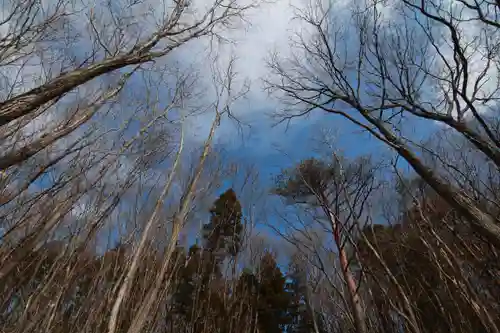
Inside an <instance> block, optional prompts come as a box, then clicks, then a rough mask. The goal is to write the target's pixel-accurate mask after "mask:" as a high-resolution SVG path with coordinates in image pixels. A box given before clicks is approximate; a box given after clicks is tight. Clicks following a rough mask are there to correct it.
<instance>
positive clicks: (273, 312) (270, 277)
mask: <svg viewBox="0 0 500 333" xmlns="http://www.w3.org/2000/svg"><path fill="white" fill-rule="evenodd" d="M258 290H259V297H258V304H257V308H258V310H257V311H258V313H259V328H260V330H261V331H262V332H269V333H274V332H276V333H280V332H283V331H284V328H285V327H286V326H287V325H289V324H290V323H291V322H292V320H291V318H290V308H291V304H292V303H291V301H292V298H291V295H290V294H289V293H288V292H287V290H286V278H285V276H284V275H283V273H282V272H281V270H280V269H279V267H278V266H277V264H276V261H275V259H274V257H273V256H272V255H271V254H270V253H266V254H265V255H264V256H263V257H262V259H261V262H260V271H259V288H258Z"/></svg>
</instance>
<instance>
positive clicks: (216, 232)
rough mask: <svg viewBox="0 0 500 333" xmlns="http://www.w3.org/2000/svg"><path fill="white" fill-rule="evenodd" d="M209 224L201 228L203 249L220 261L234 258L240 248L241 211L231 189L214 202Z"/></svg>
mask: <svg viewBox="0 0 500 333" xmlns="http://www.w3.org/2000/svg"><path fill="white" fill-rule="evenodd" d="M210 215H211V216H210V222H209V223H208V224H206V225H204V226H203V231H204V240H205V248H206V249H207V250H208V251H210V252H211V253H213V254H214V256H216V258H217V259H218V261H222V260H223V259H224V258H225V257H226V256H227V255H229V256H232V257H234V256H236V254H237V253H238V252H239V250H240V246H241V232H242V231H243V225H242V221H241V220H242V209H241V204H240V202H239V201H238V199H237V197H236V193H235V192H234V191H233V189H229V190H227V191H226V192H224V193H223V194H221V195H220V197H219V198H218V199H217V200H216V201H215V202H214V205H213V206H212V208H211V209H210Z"/></svg>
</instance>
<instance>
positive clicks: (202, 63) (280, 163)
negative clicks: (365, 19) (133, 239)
mask: <svg viewBox="0 0 500 333" xmlns="http://www.w3.org/2000/svg"><path fill="white" fill-rule="evenodd" d="M51 1H52V0H44V1H43V2H44V3H46V4H49V5H48V6H50V2H51ZM123 1H124V2H125V0H123ZM443 1H444V3H448V0H443ZM193 2H194V6H195V7H196V6H202V5H205V4H206V3H207V1H205V0H194V1H193ZM73 3H74V6H76V7H75V10H78V11H79V13H80V14H81V15H82V20H74V21H73V26H72V29H74V30H75V32H79V33H81V34H82V35H83V36H86V35H85V33H86V29H88V26H86V22H87V21H88V17H91V16H88V15H105V14H103V12H99V11H98V9H94V10H91V9H93V8H98V6H99V3H100V4H102V3H105V1H104V2H101V1H93V0H82V1H76V2H73ZM93 3H95V4H97V5H93ZM116 3H118V2H116ZM162 3H163V1H159V0H147V1H144V4H145V5H144V7H141V8H138V9H137V10H138V11H137V12H134V13H130V14H132V15H142V14H145V13H148V11H149V9H150V8H153V9H155V10H153V12H155V13H157V14H158V13H161V9H162ZM316 3H323V4H326V3H327V1H326V0H324V1H323V0H318V1H317V2H316ZM332 3H333V2H332ZM352 3H353V2H351V1H346V0H338V1H335V2H334V6H335V7H334V11H333V14H334V15H335V17H336V19H337V20H338V23H340V22H341V20H342V19H345V18H346V17H347V14H348V6H349V5H351V4H352ZM385 3H386V6H385V7H383V8H381V10H382V12H383V15H384V17H385V18H390V17H391V15H392V11H393V5H394V3H397V1H386V2H385ZM449 3H451V2H449ZM146 4H147V5H146ZM308 5H309V2H308V0H273V1H268V2H266V3H262V4H261V6H260V7H259V8H257V9H253V10H251V11H250V12H249V13H248V15H247V17H246V19H247V21H246V23H245V24H244V25H243V26H241V27H240V28H238V29H235V30H233V31H231V32H229V33H227V37H228V38H229V39H230V40H231V41H232V43H231V44H226V45H224V46H223V47H221V48H220V49H218V50H217V52H218V54H219V56H220V60H221V62H222V63H224V62H225V61H227V59H229V58H230V57H231V56H235V57H236V59H237V60H236V64H235V70H236V72H237V74H238V76H237V78H238V79H237V85H238V84H242V82H244V81H248V82H249V83H250V89H249V91H248V93H247V94H246V96H245V98H244V99H241V100H239V101H238V102H237V103H235V104H234V105H233V106H232V109H233V111H234V114H235V116H236V117H237V118H239V119H240V120H242V121H243V123H245V124H248V125H249V126H248V127H245V126H244V127H243V130H242V131H241V132H239V131H238V128H237V126H235V123H234V122H232V121H229V120H227V119H224V120H223V121H222V124H221V127H220V128H219V129H218V130H217V135H216V139H215V147H216V148H217V149H221V150H224V151H225V153H226V156H227V159H228V161H234V162H238V163H240V164H242V165H253V166H255V167H256V170H257V171H258V178H259V181H260V184H261V185H262V186H263V187H264V188H265V187H266V186H267V187H269V186H271V185H272V179H273V176H275V175H277V174H278V173H279V172H280V170H281V169H282V168H286V167H290V166H291V165H293V164H295V163H297V162H299V161H300V160H301V159H304V158H309V157H312V156H320V155H321V154H324V153H325V152H328V150H331V149H332V147H333V148H335V149H339V150H341V151H342V152H344V154H345V155H347V156H348V157H355V156H358V155H361V154H372V155H374V156H375V157H380V156H382V154H387V149H385V148H384V147H383V146H382V145H381V144H380V143H378V142H377V141H376V140H375V139H374V138H372V137H370V136H368V135H367V134H366V133H365V134H362V133H360V132H359V129H358V128H357V127H355V126H354V125H352V124H351V123H349V122H348V121H346V120H345V119H343V118H341V117H338V116H332V115H327V114H324V113H321V112H319V111H318V112H313V113H312V114H311V115H310V116H309V117H308V118H300V119H297V120H296V121H293V122H292V123H291V124H290V126H289V127H288V128H287V127H286V126H285V125H279V126H274V125H275V120H274V119H272V117H271V115H272V114H273V113H274V112H275V111H276V110H278V109H279V108H280V107H281V105H280V104H279V102H278V101H277V100H276V99H274V98H272V97H270V96H269V95H268V94H267V92H266V91H264V90H263V83H262V79H263V78H266V76H267V75H268V73H269V69H268V68H267V66H266V59H267V58H268V57H269V56H270V54H271V53H272V52H276V53H277V54H278V55H279V56H280V57H281V58H287V57H289V56H291V55H292V52H293V49H292V48H291V47H290V45H289V43H290V38H292V37H293V36H294V35H295V34H296V33H297V32H303V31H304V30H305V29H306V27H305V26H304V25H303V24H301V23H300V22H299V21H297V20H293V17H294V10H296V9H300V8H304V6H308ZM147 6H150V7H147ZM294 8H295V9H294ZM139 11H140V12H139ZM103 17H105V16H103ZM83 18H85V19H83ZM2 29H3V30H2ZM5 29H8V27H6V26H5V25H4V26H1V27H0V33H1V32H2V31H4V30H5ZM151 31H152V30H151V26H148V25H144V26H140V27H138V28H137V31H136V32H135V33H137V34H143V35H147V34H148V33H150V32H151ZM466 31H467V32H468V33H469V35H467V36H468V38H473V36H474V35H475V34H477V30H474V27H472V28H471V29H468V30H466ZM467 36H466V37H467ZM444 38H446V36H444ZM89 45H90V44H89V42H88V40H85V38H82V39H81V42H80V43H79V44H77V45H76V46H74V48H73V49H72V51H73V52H75V54H76V56H77V57H80V58H83V57H84V56H85V54H86V53H85V52H86V50H87V49H88V48H89ZM442 47H443V49H444V50H445V55H446V56H447V57H449V56H450V52H449V50H450V48H449V47H448V46H447V45H442ZM45 52H48V53H50V50H46V51H45ZM208 55H209V44H208V41H207V40H206V39H205V40H196V41H191V42H189V43H188V44H186V45H184V46H183V47H181V48H179V49H177V50H175V51H174V52H172V54H170V55H168V57H167V58H168V59H167V60H166V61H165V62H163V63H162V62H158V63H157V64H155V66H158V67H157V68H160V66H161V65H169V64H174V63H176V64H180V65H181V67H184V68H188V67H193V68H195V69H196V70H197V72H198V73H200V74H201V75H200V81H202V82H201V83H202V84H203V85H205V86H207V87H210V75H208V74H209V73H210V72H211V70H212V65H213V61H212V59H211V58H210V57H209V56H208ZM41 56H42V55H40V57H41ZM37 57H38V55H37V56H35V57H34V58H33V60H32V62H33V63H36V62H37V61H38V60H39V58H37ZM471 57H475V58H473V61H472V62H473V63H474V66H473V68H472V69H471V71H472V72H479V70H480V69H481V68H483V67H484V61H483V60H482V59H480V57H479V56H478V55H477V54H474V55H471ZM57 65H58V64H57V63H55V66H57ZM41 67H43V66H41ZM23 71H24V76H26V77H30V76H31V77H33V76H34V75H32V72H43V71H41V70H40V68H36V66H28V67H27V68H26V69H24V70H23ZM493 71H494V72H492V73H489V74H490V76H491V77H492V79H491V80H489V81H488V82H487V84H486V85H485V91H487V90H488V89H489V87H496V86H497V83H498V82H496V81H495V77H497V75H496V74H498V73H496V72H495V71H496V69H493ZM7 75H10V76H12V74H11V73H10V74H9V73H7ZM156 79H158V81H155V82H153V83H151V86H161V85H165V86H168V84H167V83H165V82H162V81H161V80H160V79H159V78H156ZM137 80H138V81H137V82H136V84H134V83H133V84H131V87H129V90H127V91H126V93H125V94H124V99H123V101H122V104H121V105H120V108H122V109H123V110H125V109H127V108H128V107H129V106H130V105H129V104H127V103H128V102H129V101H131V100H132V99H133V98H135V97H140V96H141V95H144V93H143V92H144V90H141V89H140V88H139V86H140V84H139V80H141V78H140V77H139V76H138V77H137ZM35 83H36V80H25V81H24V84H23V85H22V89H28V88H30V87H32V85H33V84H35ZM98 88H99V82H97V83H95V85H94V83H93V84H92V85H90V87H86V89H98ZM83 90H85V89H83ZM159 90H160V89H159ZM167 90H168V89H167V88H165V89H163V90H161V91H160V93H162V94H166V92H167ZM127 98H129V99H127ZM207 98H210V94H208V97H207ZM51 119H52V118H43V119H42V121H43V122H48V121H50V120H51ZM212 119H213V113H211V112H207V113H205V114H202V115H198V116H196V117H191V118H189V120H188V124H187V126H186V128H187V129H188V130H187V131H186V135H187V141H188V142H189V144H190V145H191V146H192V147H196V146H200V145H201V144H202V143H203V141H204V140H205V138H206V136H207V133H208V130H209V128H210V126H211V122H212ZM108 121H109V120H108ZM115 121H116V119H115ZM427 124H428V122H427V123H426V124H425V125H424V126H422V125H421V124H419V123H415V124H413V127H414V128H413V133H412V134H413V135H414V136H416V137H425V136H426V135H428V134H429V133H431V132H432V131H433V130H434V128H433V127H432V126H428V125H427ZM109 125H110V127H113V126H115V125H116V123H109ZM136 129H137V128H135V127H132V130H136ZM324 141H326V142H327V143H328V144H330V145H331V147H327V146H328V145H325V142H324Z"/></svg>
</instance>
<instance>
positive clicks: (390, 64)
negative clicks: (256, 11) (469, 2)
mask: <svg viewBox="0 0 500 333" xmlns="http://www.w3.org/2000/svg"><path fill="white" fill-rule="evenodd" d="M457 6H458V7H454V6H453V5H449V6H447V5H445V1H438V2H433V3H429V4H428V3H427V2H424V1H415V2H412V1H404V2H403V4H401V5H400V4H397V5H395V6H394V8H393V9H394V10H391V14H390V15H394V16H390V15H389V14H388V12H387V11H384V12H383V11H382V8H383V7H382V3H379V2H377V1H373V2H372V1H368V2H366V3H362V4H361V5H360V6H358V7H353V8H352V9H351V11H350V14H351V16H350V17H347V18H346V17H344V18H343V21H342V20H340V18H336V17H335V16H334V8H335V4H323V3H322V2H320V1H318V2H314V3H312V4H311V6H310V7H308V9H306V10H303V11H300V12H299V13H298V14H297V19H299V20H301V21H302V22H304V23H305V24H306V27H307V29H305V30H304V31H306V32H305V33H304V35H303V36H302V37H300V36H299V38H298V39H297V41H296V42H293V43H292V45H291V46H292V47H294V49H295V50H296V52H294V55H293V56H292V57H291V58H290V59H284V60H282V59H279V58H278V57H277V56H275V57H273V58H272V59H271V61H270V68H271V70H272V71H273V72H274V75H275V76H274V78H275V79H270V80H268V81H267V86H268V88H269V89H270V90H271V91H273V92H275V93H276V95H277V96H278V97H280V98H281V99H282V100H283V101H284V103H285V105H286V108H285V111H286V112H284V113H282V114H280V115H278V116H280V117H281V119H282V120H283V119H284V120H286V119H291V118H293V117H297V116H301V115H305V114H307V113H309V112H311V111H313V110H322V111H324V112H327V113H331V114H336V115H340V116H342V117H344V118H346V119H348V120H349V121H350V122H352V123H353V124H355V125H357V126H359V127H361V128H362V129H363V130H366V131H367V132H369V133H370V134H371V135H373V136H374V137H375V138H376V139H378V140H380V141H381V142H383V143H385V144H386V145H387V146H388V147H390V148H391V149H393V150H394V151H395V152H396V153H397V154H398V155H400V156H401V157H402V158H403V159H404V160H405V161H406V162H407V163H408V164H409V165H411V167H412V168H413V169H414V170H415V172H416V173H417V174H418V175H419V176H420V177H422V179H424V180H425V181H426V182H427V183H429V185H430V186H431V187H432V188H433V189H434V190H435V191H436V192H437V193H439V195H441V196H442V197H443V198H444V199H445V200H446V201H447V202H448V203H449V204H450V205H451V206H452V207H453V208H454V209H456V210H457V211H459V212H460V213H461V214H463V215H464V216H466V217H467V218H468V219H469V220H470V222H471V223H472V225H474V227H475V229H476V230H477V231H478V232H480V233H481V234H482V235H483V236H484V237H486V238H488V239H489V241H490V242H491V243H492V244H494V245H495V246H497V247H498V246H500V227H499V226H498V221H497V219H496V217H495V216H493V215H491V214H489V213H488V212H486V211H485V210H483V209H481V208H480V207H479V206H478V205H477V204H476V203H474V202H473V201H472V200H471V199H470V198H468V197H467V195H465V194H464V193H463V192H462V191H461V190H460V189H457V188H455V187H453V186H451V185H450V184H449V183H447V182H446V181H444V180H443V179H442V178H441V177H439V175H438V174H437V173H436V172H435V171H434V170H432V168H431V167H430V166H429V165H427V164H425V163H424V162H423V161H422V159H421V158H420V157H419V156H418V154H417V150H416V149H415V148H414V146H413V145H412V140H411V138H410V137H408V136H405V132H404V129H405V128H407V126H408V125H411V124H412V123H411V121H416V120H428V121H431V120H432V121H433V122H436V121H437V122H440V123H443V124H445V125H446V126H449V127H451V128H453V129H454V130H455V131H457V132H458V133H460V134H461V135H463V136H464V137H465V138H466V139H467V140H468V141H470V142H471V143H472V144H473V145H474V147H475V148H476V149H478V150H479V151H481V152H482V153H483V154H485V156H487V157H488V158H489V160H490V161H491V163H494V164H495V165H497V167H498V166H499V164H498V158H497V157H498V149H499V146H498V144H497V140H496V138H495V136H494V133H493V129H492V128H491V126H490V124H489V123H488V122H487V121H484V119H483V117H484V116H483V114H482V113H481V112H484V110H485V108H488V107H491V108H495V107H496V101H497V98H498V93H499V89H498V88H499V83H498V82H497V81H495V80H496V79H495V76H494V74H493V76H492V71H494V68H496V67H495V66H496V65H495V64H497V63H498V52H496V51H494V50H496V48H497V45H498V42H499V39H498V36H497V35H498V29H493V28H491V24H489V23H487V22H486V23H485V22H484V21H483V20H479V21H478V20H473V21H474V23H475V24H477V25H475V26H474V27H478V28H479V29H480V30H479V32H478V34H477V37H473V36H472V37H471V38H472V41H471V40H470V39H468V38H467V36H466V32H467V29H468V28H467V27H466V26H464V24H467V22H469V20H468V18H465V17H463V16H460V15H466V14H465V13H466V12H467V10H466V8H465V9H464V10H463V11H461V10H460V9H461V8H463V7H464V6H465V7H467V6H466V5H464V3H463V2H462V3H461V4H457ZM478 6H479V5H478ZM481 6H483V5H481ZM484 6H486V7H488V8H490V10H493V9H496V10H498V9H497V8H495V6H496V4H489V5H487V4H486V3H485V4H484ZM486 7H481V8H486ZM391 8H392V7H391ZM478 8H479V7H478ZM485 10H486V9H485ZM489 13H494V11H490V12H489ZM456 15H459V16H458V18H457V16H456ZM492 15H493V14H491V15H488V19H491V18H492ZM337 22H342V23H338V24H337ZM309 32H310V34H309V35H308V33H309ZM446 52H451V54H450V55H448V54H449V53H446ZM477 57H480V58H481V59H482V60H481V61H483V62H482V64H483V65H482V66H481V67H480V69H479V70H477V69H476V68H475V67H473V66H472V64H471V62H474V61H475V60H474V59H477ZM474 73H476V74H474ZM477 73H479V74H477ZM486 82H488V83H489V84H488V87H486ZM431 90H432V91H431ZM434 91H436V94H434V93H433V92H434ZM481 110H482V111H481ZM471 122H472V123H474V124H479V126H472V125H471ZM419 123H420V122H419ZM419 123H416V124H415V126H417V125H418V124H419Z"/></svg>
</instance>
